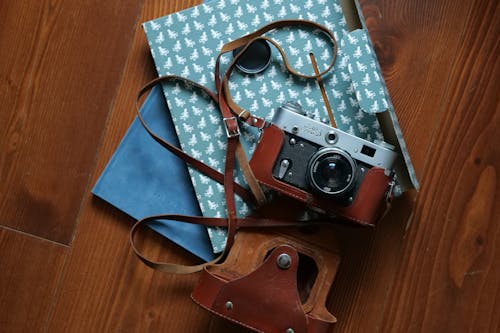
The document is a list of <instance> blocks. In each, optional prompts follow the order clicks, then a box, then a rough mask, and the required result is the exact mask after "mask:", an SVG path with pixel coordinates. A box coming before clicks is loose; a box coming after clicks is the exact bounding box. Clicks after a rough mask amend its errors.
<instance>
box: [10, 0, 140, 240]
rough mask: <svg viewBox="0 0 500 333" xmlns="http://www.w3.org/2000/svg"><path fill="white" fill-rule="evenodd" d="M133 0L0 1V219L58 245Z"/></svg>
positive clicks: (74, 204)
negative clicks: (0, 24)
mask: <svg viewBox="0 0 500 333" xmlns="http://www.w3.org/2000/svg"><path fill="white" fill-rule="evenodd" d="M139 9H140V2H136V1H132V2H124V3H121V2H120V3H118V2H117V3H115V2H107V1H104V2H103V1H97V0H90V1H86V2H85V3H82V2H79V1H2V2H1V4H0V22H2V29H1V32H0V44H1V45H2V47H1V48H0V100H1V101H2V106H1V108H2V112H0V117H1V118H0V141H1V145H2V148H1V149H2V155H1V157H0V158H1V159H0V178H1V179H2V182H1V183H0V212H1V215H2V217H3V218H2V220H1V221H0V223H1V224H2V225H5V226H9V227H11V228H15V229H18V230H22V231H24V232H27V233H31V234H34V235H38V236H40V237H44V238H47V239H51V240H54V241H57V242H61V243H64V244H69V242H70V241H71V238H72V235H73V231H74V227H75V224H76V216H77V213H78V210H79V208H80V202H81V199H82V195H83V191H84V190H85V187H86V186H87V184H88V181H89V177H90V173H91V172H92V168H93V167H94V163H95V162H94V161H95V156H96V152H97V147H98V144H99V140H100V138H101V136H102V131H103V129H104V126H105V122H106V117H107V115H108V113H109V110H110V105H111V102H112V99H113V97H114V96H115V93H116V89H117V85H118V83H119V80H120V77H121V74H122V71H123V66H124V62H125V59H126V54H127V50H128V47H129V46H130V42H131V38H132V35H131V32H132V28H133V26H134V23H135V21H136V19H137V14H138V12H139Z"/></svg>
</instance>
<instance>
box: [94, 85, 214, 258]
mask: <svg viewBox="0 0 500 333" xmlns="http://www.w3.org/2000/svg"><path fill="white" fill-rule="evenodd" d="M141 113H142V115H143V116H144V119H145V120H146V122H147V123H148V124H149V125H150V126H151V128H152V129H153V131H155V132H156V133H157V134H158V135H160V136H161V137H163V138H164V139H166V140H167V141H168V142H171V143H173V144H175V145H177V146H178V145H179V143H178V139H177V136H176V134H175V130H174V125H173V123H172V119H171V117H170V112H169V110H168V107H167V105H166V103H165V99H164V97H163V92H162V90H161V88H160V87H159V86H158V87H155V88H154V89H153V90H152V91H151V93H150V95H149V96H148V98H147V99H146V101H145V102H144V104H143V106H142V108H141ZM92 193H93V194H94V195H96V196H98V197H99V198H101V199H103V200H105V201H107V202H108V203H110V204H112V205H113V206H115V207H117V208H118V209H120V210H122V211H123V212H125V213H127V214H128V215H130V216H132V217H133V218H135V219H140V218H143V217H146V216H150V215H154V214H186V215H201V212H200V208H199V205H198V202H197V200H196V196H195V193H194V190H193V186H192V184H191V180H190V178H189V175H188V172H187V169H186V165H185V164H184V162H182V161H181V160H180V159H178V158H177V157H175V156H174V155H173V154H171V153H170V152H169V151H167V150H166V149H165V148H163V147H162V146H160V145H159V144H158V143H157V142H155V141H154V140H153V139H152V138H151V137H150V136H149V134H148V133H147V132H146V131H145V130H144V128H143V127H142V124H141V123H140V122H139V120H138V119H137V118H136V119H135V120H134V122H133V123H132V125H131V126H130V128H129V129H128V131H127V133H126V134H125V136H124V138H123V139H122V141H121V143H120V145H119V146H118V148H117V150H116V151H115V153H114V155H113V157H112V158H111V160H110V161H109V163H108V165H107V166H106V168H105V169H104V171H103V173H102V174H101V176H100V178H99V179H98V181H97V183H96V184H95V186H94V188H93V189H92ZM151 228H152V229H154V230H155V231H157V232H159V233H160V234H161V235H163V236H165V237H167V238H169V239H170V240H172V241H173V242H175V243H176V244H178V245H180V246H181V247H183V248H184V249H186V250H188V251H189V252H191V253H193V254H195V255H196V256H198V257H200V258H202V259H204V260H206V261H208V260H211V259H213V258H214V253H213V251H212V247H211V245H210V240H209V238H208V234H207V230H206V228H205V227H203V226H199V225H194V224H189V223H181V222H176V221H161V222H158V223H154V224H152V225H151Z"/></svg>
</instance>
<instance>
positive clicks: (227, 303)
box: [226, 301, 233, 310]
mask: <svg viewBox="0 0 500 333" xmlns="http://www.w3.org/2000/svg"><path fill="white" fill-rule="evenodd" d="M226 309H227V310H232V309H233V302H231V301H227V302H226Z"/></svg>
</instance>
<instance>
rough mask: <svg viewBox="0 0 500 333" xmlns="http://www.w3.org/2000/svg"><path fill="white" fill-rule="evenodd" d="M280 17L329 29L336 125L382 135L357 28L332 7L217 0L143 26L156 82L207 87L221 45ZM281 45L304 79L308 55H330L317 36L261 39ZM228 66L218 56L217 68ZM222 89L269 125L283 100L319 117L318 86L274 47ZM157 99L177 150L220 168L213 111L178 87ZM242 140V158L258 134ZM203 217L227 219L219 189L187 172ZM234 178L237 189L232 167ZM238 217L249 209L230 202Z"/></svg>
mask: <svg viewBox="0 0 500 333" xmlns="http://www.w3.org/2000/svg"><path fill="white" fill-rule="evenodd" d="M281 19H307V20H311V21H315V22H317V23H320V24H322V25H324V26H326V27H327V28H329V29H330V30H332V31H333V33H334V35H335V38H336V39H337V42H338V57H337V60H336V62H335V66H334V69H333V70H332V71H331V72H330V73H328V74H327V75H326V76H325V77H324V78H323V81H324V84H325V87H326V90H327V94H328V97H329V100H330V104H331V106H332V109H333V110H334V112H335V114H334V117H335V121H336V123H337V127H338V128H339V129H341V130H344V131H346V132H349V133H351V134H354V135H357V136H359V137H361V138H364V139H367V140H374V139H383V136H382V133H381V131H380V127H379V123H378V121H377V118H376V116H375V113H377V112H382V111H385V110H387V109H388V108H389V105H390V100H389V97H388V95H387V89H386V87H385V84H384V82H383V79H382V77H381V73H380V71H379V67H378V64H377V62H376V58H375V55H374V52H373V49H372V47H371V44H370V43H369V38H368V36H367V33H366V31H365V30H355V31H352V32H350V33H349V32H348V31H347V27H346V20H345V17H344V15H343V12H342V8H341V7H340V5H339V3H338V1H327V0H306V1H283V0H263V1H250V0H222V1H213V2H210V3H207V4H202V5H199V6H196V7H193V8H190V9H187V10H184V11H181V12H178V13H174V14H171V15H168V16H165V17H162V18H158V19H155V20H152V21H149V22H146V23H144V24H143V27H144V30H145V32H146V35H147V39H148V42H149V45H150V48H151V53H152V55H153V58H154V61H155V64H156V69H157V71H158V74H159V75H160V76H162V75H167V74H175V75H180V76H183V77H186V78H189V79H191V80H193V81H196V82H198V83H200V84H202V85H204V86H206V87H207V88H209V89H211V90H215V84H214V79H213V72H214V65H215V59H216V56H217V54H218V53H219V50H220V49H221V48H222V46H223V45H224V44H225V43H227V42H229V41H231V40H234V39H237V38H239V37H241V36H243V35H246V34H248V33H250V32H253V31H255V30H256V29H257V28H259V27H261V26H263V25H265V24H267V23H270V22H272V21H275V20H281ZM267 35H268V36H269V37H271V38H273V39H274V40H276V41H277V42H279V43H280V45H281V46H282V47H283V48H284V49H285V52H286V53H287V56H288V58H289V62H290V63H291V64H292V65H293V66H294V68H295V69H297V70H299V71H301V72H303V73H312V66H311V63H310V58H309V53H310V52H313V53H314V54H315V55H316V58H317V61H318V64H319V67H320V69H322V68H326V66H327V64H328V63H329V60H330V59H331V56H332V51H331V45H330V42H329V40H328V39H327V38H326V37H325V36H324V35H323V34H321V33H318V31H312V30H308V29H300V28H298V27H290V28H282V29H279V30H275V31H272V32H270V33H268V34H267ZM230 61H231V55H230V54H227V55H225V56H223V58H222V61H221V64H222V67H221V71H222V72H224V70H225V68H227V65H228V64H229V62H230ZM230 88H231V92H232V95H233V98H234V101H235V102H236V103H238V104H239V105H240V106H241V107H243V108H245V109H247V110H250V111H251V112H252V113H254V114H256V115H258V116H262V117H266V118H267V119H271V118H272V116H273V113H274V110H276V108H277V107H279V106H280V105H281V104H283V103H284V102H286V101H289V100H294V101H298V102H299V103H300V104H301V105H302V106H303V108H304V109H305V110H306V111H307V112H308V113H309V114H310V115H311V116H313V117H314V118H315V119H318V120H321V119H323V118H326V117H327V113H326V109H325V107H324V103H323V99H322V97H321V93H320V90H319V89H318V87H317V84H316V82H315V81H314V80H304V79H300V78H297V77H294V76H292V75H291V74H289V73H288V72H286V70H285V68H284V66H283V61H282V59H281V56H280V54H279V52H278V51H277V50H275V49H273V54H272V61H271V65H270V66H269V67H268V68H267V70H266V71H265V72H263V73H262V74H257V75H244V74H242V73H240V72H238V71H234V74H233V75H232V77H231V81H230ZM164 93H165V96H166V98H167V100H168V105H169V109H170V112H171V114H172V118H173V121H174V124H175V128H176V131H177V134H178V136H179V141H180V143H181V146H182V148H183V149H184V150H185V151H186V152H187V153H189V154H191V155H192V156H194V157H195V158H197V159H200V160H202V161H204V162H205V163H207V164H209V165H210V166H212V167H214V168H216V169H218V170H219V171H221V172H222V171H223V166H224V159H225V146H226V138H225V132H224V129H223V125H222V120H221V117H220V113H219V110H218V109H217V107H216V106H215V105H213V104H212V103H209V102H208V100H207V99H206V98H205V97H204V96H203V95H202V94H201V93H199V92H197V91H194V90H191V89H190V87H186V86H184V85H183V84H173V85H168V84H167V85H164ZM241 131H242V136H241V139H242V143H243V146H244V148H245V150H246V152H247V154H248V155H249V156H251V154H252V153H253V151H254V149H255V146H256V143H257V140H258V135H259V133H258V132H257V131H256V130H255V129H253V128H249V127H247V126H242V128H241ZM189 172H190V175H191V180H192V182H193V186H194V188H195V192H196V196H197V199H198V201H199V205H200V208H201V211H202V213H203V215H204V216H215V217H223V216H225V214H226V211H225V209H226V208H225V204H224V193H223V186H222V185H220V184H218V183H216V182H215V181H213V180H212V179H209V178H207V177H206V176H204V175H203V174H201V173H200V172H198V171H197V170H196V169H193V168H189ZM235 179H236V180H237V182H239V183H240V184H243V185H245V181H244V178H243V176H242V173H241V172H240V171H239V170H237V171H236V172H235ZM236 202H237V211H238V213H239V214H240V215H242V216H243V215H246V214H247V213H249V208H248V207H247V205H246V204H245V203H244V202H243V201H242V200H241V199H240V198H239V197H236ZM208 232H209V236H210V239H211V241H212V245H213V248H214V252H220V251H222V249H223V248H224V244H225V231H224V230H223V229H220V228H209V230H208Z"/></svg>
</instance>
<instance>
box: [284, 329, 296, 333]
mask: <svg viewBox="0 0 500 333" xmlns="http://www.w3.org/2000/svg"><path fill="white" fill-rule="evenodd" d="M285 333H295V331H294V330H293V328H287V329H286V331H285Z"/></svg>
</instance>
